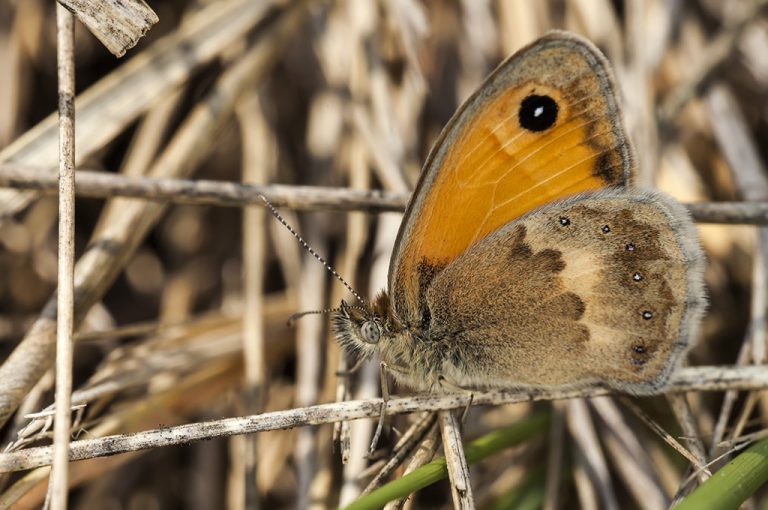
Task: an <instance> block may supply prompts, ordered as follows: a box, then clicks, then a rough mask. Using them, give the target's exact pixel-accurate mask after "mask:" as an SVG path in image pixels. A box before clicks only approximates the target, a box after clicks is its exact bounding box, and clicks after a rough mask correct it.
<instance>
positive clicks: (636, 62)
mask: <svg viewBox="0 0 768 510" xmlns="http://www.w3.org/2000/svg"><path fill="white" fill-rule="evenodd" d="M766 3H768V2H765V1H753V0H726V1H716V0H686V1H667V0H649V1H639V0H637V1H626V2H622V1H619V0H617V1H609V0H573V1H565V0H560V1H555V0H549V1H538V0H535V1H534V0H530V1H528V0H517V1H514V0H482V1H479V0H464V1H453V2H452V1H447V0H444V1H426V2H423V3H422V2H417V1H416V0H379V1H375V0H359V1H358V0H354V1H353V0H349V1H345V0H327V1H312V2H310V1H295V2H279V1H273V2H271V1H267V0H253V1H250V2H244V1H242V0H219V1H205V0H200V1H198V2H181V1H177V2H161V1H150V2H149V4H150V6H151V7H152V8H153V9H154V10H155V11H156V12H157V15H158V17H159V22H158V23H157V24H156V25H155V26H154V27H153V28H152V29H151V30H150V31H149V32H148V33H147V34H146V36H145V37H144V38H143V39H141V41H140V42H139V44H138V45H137V46H136V47H135V48H133V49H130V50H129V51H128V52H127V53H126V55H125V56H124V57H122V58H120V59H118V58H116V57H114V56H113V55H111V54H110V53H109V52H108V51H107V50H106V49H105V48H104V47H103V46H102V44H101V43H100V42H99V41H98V40H97V39H96V38H94V37H93V36H92V35H91V34H90V33H89V32H88V31H87V30H86V29H85V28H84V27H83V26H82V25H81V24H80V23H77V24H76V25H77V26H76V45H75V63H76V76H77V93H78V100H77V104H76V122H77V138H76V140H77V141H76V164H77V167H78V168H81V169H84V170H85V171H84V172H83V174H82V185H83V189H82V190H81V191H83V192H84V194H85V196H81V197H80V198H78V200H77V205H76V207H77V209H76V217H75V220H76V223H75V227H76V230H75V236H76V237H75V239H76V245H75V247H76V255H75V257H76V266H75V283H76V287H75V299H74V304H73V306H74V321H75V327H76V340H77V343H76V346H75V350H74V367H73V374H74V390H75V391H74V394H73V396H72V401H73V406H74V407H73V411H72V413H73V420H74V424H73V442H72V448H73V450H72V452H73V457H74V458H78V459H85V460H78V461H76V462H72V463H71V465H70V474H69V485H70V487H71V489H70V496H69V504H70V506H71V507H73V508H123V507H125V508H139V507H140V508H223V507H225V506H227V507H228V508H246V507H247V508H253V507H254V505H256V504H257V503H261V504H263V506H264V507H266V508H291V507H299V508H308V507H312V508H326V507H337V506H343V505H347V504H349V503H351V502H352V501H355V500H356V499H357V498H358V497H359V496H360V494H361V492H362V491H363V490H366V491H370V488H368V489H366V486H367V485H368V484H369V482H371V480H374V485H381V484H383V483H386V482H387V481H389V480H392V479H397V478H399V477H401V476H402V475H403V473H404V472H405V470H406V467H405V466H408V467H407V469H408V470H410V469H413V466H416V465H418V464H420V463H421V464H423V463H425V462H427V461H429V460H430V459H431V458H432V457H433V455H434V456H437V457H441V456H442V455H443V453H442V452H443V448H442V447H441V446H440V442H439V432H440V430H441V429H442V430H443V433H444V435H445V436H446V437H450V436H451V433H450V432H451V431H450V430H448V431H447V432H446V430H447V429H451V423H452V422H453V421H454V420H452V419H451V416H450V415H449V414H448V413H445V412H444V413H442V414H441V416H440V421H439V423H436V421H435V420H434V418H433V417H432V415H430V414H429V413H427V412H426V411H427V410H439V409H447V408H461V407H463V406H464V405H465V404H466V395H461V396H460V397H458V398H454V399H446V398H443V399H440V398H434V397H428V396H427V397H419V398H415V399H400V398H395V399H394V400H393V401H392V403H391V409H390V411H391V412H400V413H403V414H399V415H397V416H395V417H393V418H392V419H391V422H390V424H391V427H387V428H386V429H385V433H384V435H383V436H382V440H381V441H380V444H379V449H378V451H377V452H376V454H375V455H374V456H373V458H372V459H368V458H366V452H367V448H368V445H369V443H370V440H371V436H372V434H373V429H374V428H375V424H376V417H377V416H378V405H374V404H377V403H378V402H379V401H377V400H373V399H374V398H375V397H377V396H378V394H379V371H378V367H377V366H376V365H375V364H373V363H371V364H369V365H366V366H364V367H363V368H362V369H361V371H360V372H359V373H358V374H356V375H355V377H353V378H352V384H351V385H349V386H347V383H348V382H349V381H347V379H346V378H338V377H337V376H336V371H337V370H339V368H343V367H345V366H347V365H346V363H347V361H346V360H340V355H339V350H338V347H337V345H336V344H335V342H333V341H332V338H330V337H329V331H328V326H329V324H328V316H327V315H310V316H307V317H305V318H303V319H302V320H300V321H299V322H298V323H297V324H296V325H295V326H290V327H289V326H287V325H286V321H287V319H288V318H289V317H290V316H291V314H293V313H295V312H297V311H301V310H312V309H323V308H326V307H333V306H336V305H337V304H338V303H339V302H340V300H341V299H342V298H347V299H348V298H349V296H348V295H347V294H346V290H345V289H344V288H343V287H342V285H340V284H339V283H338V282H337V281H336V280H334V279H333V278H332V277H331V276H330V275H329V274H328V272H327V271H326V269H325V268H324V267H323V265H322V264H320V263H318V262H317V261H316V260H315V259H314V258H313V257H312V256H311V255H309V254H308V253H306V252H305V251H304V250H303V249H302V248H301V246H300V245H299V244H298V243H297V242H296V241H295V239H294V238H293V237H292V236H291V235H290V233H289V232H288V231H287V230H286V229H285V228H284V227H283V226H282V225H281V224H280V223H279V222H277V221H276V220H275V219H274V218H273V217H272V216H270V215H269V214H268V212H267V211H266V209H265V208H264V207H262V206H261V203H260V202H259V200H258V194H257V193H256V192H254V189H255V191H257V192H258V191H261V192H264V193H265V194H266V195H267V196H269V197H272V198H274V201H275V203H276V204H277V205H278V206H280V211H281V214H283V216H284V217H285V218H286V220H287V221H288V223H290V224H291V225H292V226H293V227H294V228H295V229H296V230H297V231H298V232H300V233H301V234H302V235H303V237H304V238H305V239H306V240H307V241H308V243H309V244H310V245H311V246H312V247H313V248H314V250H316V251H317V252H318V253H320V254H322V255H323V256H325V257H327V259H328V260H329V261H330V262H331V263H332V265H333V266H334V268H335V269H336V270H337V271H338V272H339V273H340V274H342V275H344V277H345V278H346V279H347V280H348V281H349V282H350V283H351V284H352V286H353V287H354V288H355V289H358V292H360V293H361V294H363V295H366V296H372V295H373V294H374V293H375V292H377V291H378V290H379V289H381V288H384V287H385V286H386V270H387V264H388V260H389V253H390V251H391V247H392V244H393V242H394V237H395V234H396V232H397V227H398V225H399V215H397V214H392V213H391V212H387V211H397V210H399V209H401V208H402V207H403V204H404V201H405V199H406V197H407V193H408V192H409V191H410V190H411V189H412V187H413V185H414V183H415V181H416V179H417V177H418V173H419V169H420V165H421V163H422V161H423V160H424V157H425V155H426V152H427V151H428V149H429V147H430V144H431V143H432V141H433V140H434V139H435V137H436V135H437V134H438V132H439V130H440V129H441V127H442V126H443V125H444V124H445V122H446V121H447V120H448V118H449V117H450V115H451V114H452V112H453V111H454V109H455V108H456V107H457V105H458V104H459V103H460V101H461V100H462V99H463V98H465V97H466V96H467V95H468V94H469V93H471V92H472V91H473V90H474V88H475V87H476V86H477V85H478V84H479V83H480V81H481V80H482V78H483V77H484V76H485V75H486V74H487V73H488V72H489V71H490V70H491V69H492V68H493V67H494V66H495V65H496V64H497V63H499V62H500V61H501V59H502V58H504V57H505V56H507V55H509V54H511V53H512V52H514V51H515V50H516V49H518V48H519V47H521V46H522V45H523V44H525V43H527V42H530V41H531V40H533V39H534V38H536V37H537V36H539V35H542V34H544V33H545V32H546V31H547V30H549V29H552V28H562V29H568V30H572V31H575V32H578V33H581V34H583V35H585V36H587V37H589V38H590V39H591V40H593V41H594V42H595V43H596V44H598V45H599V46H600V48H601V49H603V51H604V52H605V53H606V55H607V56H608V58H609V59H610V60H611V61H612V62H613V64H614V66H615V68H616V74H617V78H618V81H619V84H620V89H621V92H622V97H623V101H624V104H625V106H626V120H627V124H628V128H629V130H630V133H631V136H632V138H633V139H634V140H635V144H636V147H637V150H638V154H639V160H640V168H639V172H638V176H637V179H636V180H637V182H638V183H639V184H641V185H645V186H650V185H655V186H657V187H659V188H660V189H663V190H665V191H667V192H669V193H671V194H673V195H675V196H676V197H677V198H679V199H680V200H681V201H682V202H684V203H691V202H708V201H742V200H743V201H754V202H765V201H767V200H768V174H767V173H766V165H765V160H766V157H768V144H766V140H768V17H766V15H765V13H766V9H765V8H764V7H765V5H766ZM56 83H57V81H56V17H55V8H54V3H53V2H50V1H43V0H15V1H14V0H11V1H10V2H3V3H0V186H2V187H1V188H0V361H2V365H1V366H0V425H2V428H0V432H1V434H0V447H2V449H3V450H5V453H0V473H5V474H0V508H10V507H13V508H35V507H39V506H40V505H41V504H42V503H43V500H44V498H45V494H46V488H47V485H48V474H49V468H48V467H46V466H47V465H49V464H50V461H51V450H50V448H49V446H50V444H51V439H52V430H53V428H52V426H51V421H52V416H51V409H52V407H51V404H52V401H53V386H54V375H53V369H52V368H53V366H54V362H55V356H54V354H55V335H56V333H55V332H56V327H55V313H54V311H55V309H56V302H55V300H54V295H55V294H54V293H55V290H56V285H57V232H56V230H57V229H56V225H57V201H56V197H55V195H54V193H55V191H56V181H55V175H56V173H55V172H56V170H55V169H56V168H57V167H58V163H57V161H58V133H57V120H56V117H55V110H56V106H57V99H56V98H57V96H56V94H57V92H56ZM52 112H54V114H53V115H52ZM100 173H108V174H109V175H108V176H106V177H105V178H104V179H100V175H99V174H100ZM144 178H157V179H160V178H162V179H165V181H162V182H161V181H156V180H155V181H150V180H147V179H144ZM180 179H190V180H191V179H194V180H207V181H219V182H208V183H204V185H203V184H201V185H200V187H198V186H196V185H195V183H194V182H181V181H179V180H180ZM223 183H248V184H252V185H255V186H258V185H268V184H278V183H279V184H285V185H301V186H311V187H313V188H297V187H295V186H287V187H277V188H272V187H269V186H266V187H265V188H253V187H242V186H240V187H238V186H234V187H233V186H231V185H223ZM163 185H166V186H168V187H166V188H163ZM174 186H175V187H174ZM205 186H208V188H206V187H205ZM320 186H323V187H335V188H348V189H347V190H339V189H337V190H334V189H323V188H319V187H320ZM369 189H373V190H381V192H380V193H368V192H365V191H364V190H369ZM356 190H357V191H356ZM117 195H127V196H132V197H143V198H125V197H117ZM248 204H252V205H248ZM756 207H757V208H756V209H749V207H746V208H745V206H742V208H741V209H739V210H740V211H742V213H743V214H742V220H740V221H743V222H745V223H765V217H766V212H765V211H766V207H765V203H763V204H762V205H761V206H756ZM761 207H762V208H761ZM731 212H733V211H731ZM701 214H702V215H703V213H701ZM725 214H726V216H727V214H728V210H726V211H725ZM702 215H699V214H698V213H697V214H696V216H697V218H699V219H702V218H703V216H702ZM745 217H746V219H744V218H745ZM764 228H765V227H755V226H750V225H735V224H707V225H701V229H700V232H701V236H702V241H703V244H704V246H705V249H706V251H707V256H708V266H707V273H706V282H707V286H708V293H709V297H710V306H709V312H708V314H707V317H706V319H705V321H704V325H703V328H702V335H701V339H700V341H699V344H698V346H697V347H696V348H695V349H694V350H693V351H692V353H691V355H690V365H691V366H692V367H712V366H724V365H741V367H737V368H734V369H731V370H722V371H717V370H715V369H709V368H704V369H698V370H693V369H686V370H684V371H683V372H682V373H681V374H680V375H679V377H678V379H676V380H675V384H676V389H678V390H687V391H685V392H679V393H675V394H670V395H667V396H658V397H654V398H643V399H617V398H615V397H611V396H608V397H605V396H599V397H594V398H589V399H581V398H569V399H565V400H557V401H556V402H555V403H554V404H553V403H552V402H549V401H546V400H548V399H551V398H553V397H573V396H574V394H573V393H568V394H557V393H553V394H543V395H536V396H530V395H523V396H522V398H521V397H520V395H519V394H518V395H509V394H504V393H503V392H502V393H493V394H491V393H489V394H479V395H476V398H475V400H476V403H478V402H479V403H485V404H491V403H498V402H517V403H514V404H506V405H488V406H475V407H473V408H472V409H471V411H470V412H469V415H468V417H467V418H466V421H465V423H464V425H463V430H462V435H463V437H464V438H465V439H468V440H472V439H475V438H478V437H483V436H484V435H485V434H488V433H490V432H491V431H498V430H507V431H508V432H509V431H511V432H509V433H510V434H518V436H515V437H514V438H513V439H508V440H507V442H506V444H505V446H504V447H503V448H502V447H501V446H495V447H492V448H491V450H496V451H492V452H490V453H488V452H486V454H485V455H484V456H486V457H487V458H485V459H483V460H482V461H480V462H477V463H475V464H473V466H472V467H471V470H470V478H469V481H468V483H469V485H470V487H471V491H472V493H473V494H474V501H475V504H477V506H480V507H485V508H507V507H510V508H513V507H516V505H523V506H524V505H528V506H524V507H525V508H536V507H540V506H544V507H545V508H550V509H554V508H574V507H576V506H577V505H578V506H580V507H581V508H586V509H589V508H643V509H656V508H666V507H668V506H669V505H670V504H671V503H672V502H673V501H674V500H675V499H676V498H681V497H684V496H685V495H686V494H689V493H690V492H691V491H692V490H694V489H695V488H696V487H697V485H699V484H700V483H702V482H703V481H704V480H705V479H707V477H708V474H709V473H712V472H715V471H716V470H718V469H720V468H721V467H722V466H723V465H724V463H725V462H726V461H727V460H730V459H731V458H732V456H728V455H726V456H725V457H723V458H720V457H721V456H722V454H723V453H726V452H728V451H729V448H730V447H731V446H732V445H733V444H734V443H733V441H739V440H740V438H747V439H753V440H759V439H760V437H761V436H760V431H761V430H763V429H764V428H765V426H766V421H768V398H766V394H765V393H764V392H761V391H760V389H761V388H762V387H765V386H766V384H767V383H768V381H766V379H767V374H766V373H764V372H765V371H763V370H760V368H759V367H756V368H752V367H750V366H751V365H761V364H763V363H765V356H766V354H765V349H766V331H765V328H766V311H767V308H768V304H767V303H768V286H767V285H766V283H768V230H763V229H764ZM395 392H396V393H397V394H398V395H403V394H407V389H405V388H396V389H395ZM335 400H340V401H341V400H356V401H358V400H362V401H361V402H351V403H350V404H329V403H332V402H334V401H335ZM539 400H545V401H539ZM317 404H328V405H320V406H318V407H313V406H315V405H317ZM305 408H308V409H305ZM280 411H285V412H284V413H281V412H280ZM268 412H269V413H272V412H274V413H272V414H263V413H268ZM254 415H258V416H254ZM228 417H232V418H233V419H231V420H224V418H228ZM363 417H368V418H367V419H356V420H352V421H344V420H347V419H349V418H363ZM215 420H219V421H215ZM334 423H335V425H334ZM649 424H650V425H649ZM181 425H183V427H178V426H181ZM510 427H511V428H510ZM658 428H660V430H656V429H658ZM255 431H259V432H255ZM396 431H400V433H402V434H403V435H402V436H400V435H398V433H397V432H396ZM244 432H252V433H250V434H243V433H244ZM128 433H135V434H133V435H129V436H122V434H128ZM665 434H666V436H665ZM748 434H754V435H753V436H748ZM112 435H118V437H113V438H110V439H109V440H102V439H100V438H103V437H105V436H112ZM665 437H666V440H667V441H666V442H665V440H664V438H665ZM206 438H214V439H212V440H208V441H198V440H199V439H206ZM669 443H672V444H673V445H674V446H675V447H672V446H670V444H669ZM180 444H183V446H178V445H180ZM494 444H495V443H494ZM174 445H176V446H174ZM6 447H7V449H6ZM453 448H459V447H458V445H457V444H454V445H453ZM453 448H452V449H453ZM478 448H480V447H478ZM414 450H415V451H416V453H415V454H414V455H411V453H412V451H414ZM115 452H128V453H119V454H117V455H110V454H113V453H115ZM473 452H474V453H473ZM454 453H455V452H454ZM475 453H477V452H476V450H472V449H469V450H467V456H468V457H469V460H470V462H474V461H476V460H477V456H475ZM733 455H736V454H733ZM713 459H719V460H718V461H716V462H715V463H713V464H711V465H709V466H708V467H705V466H706V465H707V464H708V463H709V462H710V461H712V460H713ZM385 464H386V466H387V467H386V470H385V472H384V473H383V474H381V473H379V471H380V470H381V469H382V468H383V467H384V466H385ZM755 469H756V470H759V469H762V470H763V471H761V472H762V473H763V474H762V475H761V476H762V479H765V478H766V474H765V470H766V467H765V465H763V466H762V467H761V468H755ZM755 472H757V471H755ZM438 478H440V477H438ZM456 483H467V482H466V481H461V480H460V481H459V482H456ZM757 485H758V486H759V485H760V483H758V484H757ZM414 487H415V486H414ZM750 493H751V497H752V503H750V504H752V505H754V506H751V507H750V508H760V507H763V506H764V505H765V504H766V494H765V492H764V491H761V490H759V489H758V490H755V488H752V489H751V490H750ZM377 504H381V503H377ZM405 504H406V505H413V507H414V508H432V507H448V506H451V505H452V504H453V503H452V498H451V486H450V484H449V482H448V481H447V480H445V479H444V480H441V481H438V482H437V483H436V484H434V485H431V486H430V487H428V488H425V489H423V490H421V491H419V492H417V493H416V495H414V496H413V497H412V498H411V499H410V500H408V501H407V502H406V503H405ZM393 506H394V505H393Z"/></svg>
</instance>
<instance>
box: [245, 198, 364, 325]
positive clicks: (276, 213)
mask: <svg viewBox="0 0 768 510" xmlns="http://www.w3.org/2000/svg"><path fill="white" fill-rule="evenodd" d="M259 198H261V200H262V201H263V202H264V205H266V206H267V209H269V212H271V213H272V216H274V217H275V218H277V220H278V221H279V222H280V223H282V224H283V226H284V227H285V228H287V229H288V232H290V233H291V234H293V237H295V238H296V239H298V241H299V243H301V245H302V246H303V247H304V249H305V250H307V251H308V252H309V253H311V254H312V256H313V257H315V258H316V259H317V260H318V261H319V262H320V263H321V264H322V265H324V266H325V268H326V269H327V270H328V271H329V272H330V273H331V274H332V275H333V276H335V277H336V279H338V280H339V281H340V282H341V283H342V284H343V285H344V286H345V287H346V288H347V290H348V291H349V292H351V293H352V295H353V296H355V297H356V298H357V300H358V301H360V303H362V304H363V305H365V304H366V301H365V299H363V297H362V296H361V295H360V294H358V293H357V292H355V289H353V288H352V286H351V285H350V284H348V283H347V281H346V280H345V279H344V278H342V277H341V275H340V274H339V273H337V272H336V270H335V269H334V268H332V267H331V265H330V264H328V262H326V261H325V259H324V258H323V257H321V256H320V255H318V253H317V252H316V251H315V250H313V249H312V247H311V246H310V245H309V244H307V242H306V241H305V240H304V239H303V238H302V237H301V236H300V235H299V234H298V233H297V232H296V231H295V230H293V227H291V226H290V225H289V224H288V222H287V221H285V219H284V218H283V217H282V216H281V215H280V213H279V212H277V209H275V206H273V205H272V204H271V203H270V201H269V200H267V197H265V196H264V195H259ZM331 311H334V310H323V311H311V312H300V313H299V314H294V316H292V317H291V319H293V318H294V317H295V316H296V315H299V316H301V315H302V314H311V313H327V312H331ZM297 318H298V317H297Z"/></svg>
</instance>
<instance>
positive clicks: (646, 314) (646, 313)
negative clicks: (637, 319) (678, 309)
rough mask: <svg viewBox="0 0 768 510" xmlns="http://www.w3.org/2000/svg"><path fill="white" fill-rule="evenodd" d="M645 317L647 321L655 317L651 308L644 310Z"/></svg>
mask: <svg viewBox="0 0 768 510" xmlns="http://www.w3.org/2000/svg"><path fill="white" fill-rule="evenodd" d="M643 319H645V320H647V321H649V320H651V319H653V313H652V312H651V311H650V310H645V311H643Z"/></svg>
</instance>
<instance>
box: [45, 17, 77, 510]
mask: <svg viewBox="0 0 768 510" xmlns="http://www.w3.org/2000/svg"><path fill="white" fill-rule="evenodd" d="M56 29H57V30H56V33H57V37H56V43H57V48H58V59H57V61H58V87H59V242H58V247H59V271H58V285H57V292H56V304H57V307H56V400H55V405H56V418H55V421H54V430H53V463H52V469H51V480H50V486H49V492H48V500H47V503H49V505H50V508H52V509H54V510H63V509H66V508H67V500H68V496H69V476H68V475H69V455H68V454H69V436H70V426H71V425H70V420H71V409H70V402H71V397H72V361H73V351H74V339H73V335H74V323H75V319H74V306H75V305H74V295H75V292H74V268H75V18H74V16H72V14H71V13H70V12H69V11H67V9H65V8H64V7H62V6H61V5H58V6H57V7H56ZM46 506H47V505H46Z"/></svg>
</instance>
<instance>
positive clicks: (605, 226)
mask: <svg viewBox="0 0 768 510" xmlns="http://www.w3.org/2000/svg"><path fill="white" fill-rule="evenodd" d="M600 230H602V231H603V234H607V233H609V232H610V231H611V227H609V226H608V225H603V228H601V229H600Z"/></svg>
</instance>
